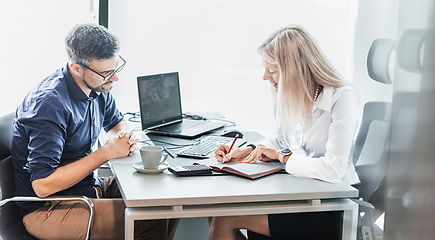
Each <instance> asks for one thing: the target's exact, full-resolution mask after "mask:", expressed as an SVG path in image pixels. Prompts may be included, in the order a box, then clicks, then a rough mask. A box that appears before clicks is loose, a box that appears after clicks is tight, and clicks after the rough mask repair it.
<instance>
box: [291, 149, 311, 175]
mask: <svg viewBox="0 0 435 240" xmlns="http://www.w3.org/2000/svg"><path fill="white" fill-rule="evenodd" d="M312 162H313V159H312V158H309V157H307V156H304V155H301V154H296V153H292V155H291V156H290V157H289V158H288V160H287V163H286V165H285V170H286V171H287V172H288V173H290V174H292V175H295V176H304V177H309V176H310V172H311V166H313V163H312Z"/></svg>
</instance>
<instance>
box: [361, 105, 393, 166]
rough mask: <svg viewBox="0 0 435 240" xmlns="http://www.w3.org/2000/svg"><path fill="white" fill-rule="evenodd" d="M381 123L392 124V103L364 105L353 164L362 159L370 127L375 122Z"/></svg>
mask: <svg viewBox="0 0 435 240" xmlns="http://www.w3.org/2000/svg"><path fill="white" fill-rule="evenodd" d="M375 120H377V121H381V122H385V123H387V124H388V126H389V125H390V122H391V103H389V102H378V101H373V102H367V103H366V104H365V105H364V110H363V116H362V120H361V126H360V128H359V131H358V134H357V136H356V139H355V144H354V148H353V163H354V164H355V165H356V164H357V162H358V159H359V158H360V155H361V151H362V149H363V147H364V145H365V142H366V139H367V134H368V133H369V129H370V125H371V124H372V122H373V121H375Z"/></svg>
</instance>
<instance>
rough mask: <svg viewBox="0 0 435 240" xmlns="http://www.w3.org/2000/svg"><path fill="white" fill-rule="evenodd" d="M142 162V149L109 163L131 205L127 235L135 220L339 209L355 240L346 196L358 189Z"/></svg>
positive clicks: (353, 213)
mask: <svg viewBox="0 0 435 240" xmlns="http://www.w3.org/2000/svg"><path fill="white" fill-rule="evenodd" d="M139 161H141V160H140V155H139V153H138V152H136V153H135V154H134V155H133V156H132V157H128V158H122V159H116V160H112V161H110V167H111V169H112V172H113V174H114V175H115V177H116V180H117V182H118V185H119V188H120V190H121V193H122V196H123V199H124V202H125V205H126V206H127V208H126V210H125V239H133V237H134V236H133V235H134V231H133V227H134V221H135V220H145V219H162V218H192V217H209V216H232V215H254V214H268V213H290V212H316V211H336V210H343V211H344V220H343V239H346V240H347V239H356V231H357V213H358V205H357V204H356V203H354V202H353V201H351V200H349V199H348V198H349V197H357V196H358V190H356V189H355V188H352V187H350V186H348V185H346V184H330V183H326V182H321V181H318V180H313V179H308V178H300V177H294V176H291V175H289V174H274V175H271V176H267V177H264V178H260V179H257V180H249V179H245V178H241V177H237V176H232V175H224V176H200V177H179V178H177V177H175V176H174V175H172V174H171V173H170V172H169V171H168V170H166V171H165V172H163V173H160V174H141V173H138V172H136V170H135V169H133V167H132V166H131V165H132V163H134V162H139ZM174 161H177V159H174V160H172V162H171V164H173V163H174ZM313 227H314V226H313Z"/></svg>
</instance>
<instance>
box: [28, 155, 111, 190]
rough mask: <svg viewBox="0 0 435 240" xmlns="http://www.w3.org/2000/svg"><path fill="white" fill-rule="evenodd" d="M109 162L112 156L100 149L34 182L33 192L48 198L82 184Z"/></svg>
mask: <svg viewBox="0 0 435 240" xmlns="http://www.w3.org/2000/svg"><path fill="white" fill-rule="evenodd" d="M108 160H110V156H108V154H107V153H106V151H105V149H104V148H100V149H98V150H97V151H95V152H94V153H92V154H90V155H88V156H86V157H84V158H82V159H80V160H78V161H76V162H73V163H71V164H68V165H65V166H62V167H59V168H57V169H56V170H55V171H54V172H53V173H52V174H50V175H49V176H48V177H46V178H41V179H37V180H34V181H33V182H32V187H33V190H34V191H35V193H36V195H38V196H39V197H47V196H49V195H51V194H54V193H56V192H59V191H62V190H65V189H67V188H69V187H71V186H73V185H75V184H76V183H78V182H80V181H81V180H82V179H84V178H85V177H86V176H88V175H89V174H91V173H92V172H93V171H94V170H95V169H97V168H98V167H99V166H101V164H103V163H105V162H107V161H108Z"/></svg>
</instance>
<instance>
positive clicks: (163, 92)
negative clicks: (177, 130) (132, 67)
mask: <svg viewBox="0 0 435 240" xmlns="http://www.w3.org/2000/svg"><path fill="white" fill-rule="evenodd" d="M137 87H138V91H139V107H140V116H141V122H142V129H146V128H150V127H153V126H157V125H161V124H164V123H167V122H172V121H175V120H181V119H182V111H181V96H180V86H179V81H178V72H173V73H164V74H156V75H150V76H142V77H138V78H137Z"/></svg>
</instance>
